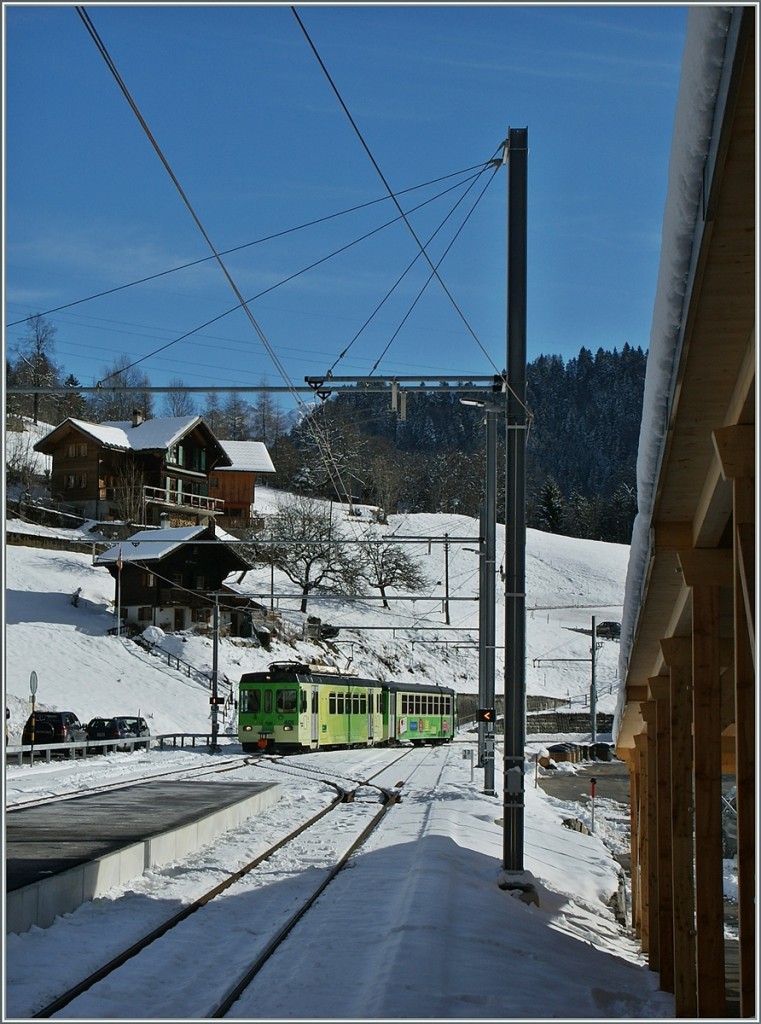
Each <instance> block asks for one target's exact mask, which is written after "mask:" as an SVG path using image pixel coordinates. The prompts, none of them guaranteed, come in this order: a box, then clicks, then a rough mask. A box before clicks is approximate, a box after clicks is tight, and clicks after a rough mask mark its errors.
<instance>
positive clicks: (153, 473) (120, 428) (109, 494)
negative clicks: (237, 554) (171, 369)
mask: <svg viewBox="0 0 761 1024" xmlns="http://www.w3.org/2000/svg"><path fill="white" fill-rule="evenodd" d="M34 450H35V451H37V452H41V453H42V454H44V455H49V456H51V457H52V471H51V497H52V498H53V499H54V500H55V501H59V502H64V503H65V504H66V505H67V506H69V507H71V508H72V509H73V510H76V511H78V512H79V513H81V515H83V516H84V517H85V518H87V519H96V520H99V521H103V520H108V519H126V520H131V521H133V522H140V523H145V524H158V523H159V522H160V517H161V513H162V512H166V511H170V512H171V514H172V520H173V522H174V523H176V524H179V523H182V522H184V523H186V524H187V525H191V524H194V523H200V522H203V521H205V520H206V519H208V518H209V517H210V516H214V515H217V514H219V513H220V512H221V510H222V507H223V499H222V498H221V497H214V496H212V495H210V494H209V474H210V473H211V472H212V471H215V470H217V469H219V468H222V467H226V466H230V465H231V460H230V458H229V457H228V455H227V453H226V452H225V450H224V448H223V447H222V445H221V444H220V442H219V441H218V440H217V438H216V437H215V436H214V434H213V433H212V431H211V429H210V428H209V426H208V425H207V424H206V422H205V421H204V420H203V419H202V418H201V417H200V416H180V417H169V418H157V419H149V420H145V419H143V417H142V415H141V414H140V412H139V411H137V410H136V411H135V412H134V413H133V416H132V420H131V421H123V422H122V421H119V422H106V423H90V422H87V421H85V420H79V419H74V418H69V419H66V420H64V421H63V423H60V424H59V425H58V426H57V427H55V429H53V430H52V431H50V433H49V434H47V435H46V436H45V437H43V438H42V439H41V440H39V441H38V442H37V443H36V444H35V446H34Z"/></svg>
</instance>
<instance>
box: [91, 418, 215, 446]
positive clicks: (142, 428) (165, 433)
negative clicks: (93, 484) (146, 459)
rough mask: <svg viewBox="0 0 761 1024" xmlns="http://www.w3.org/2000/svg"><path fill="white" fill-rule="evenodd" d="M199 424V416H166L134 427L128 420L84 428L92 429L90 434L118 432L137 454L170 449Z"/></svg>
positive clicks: (93, 424)
mask: <svg viewBox="0 0 761 1024" xmlns="http://www.w3.org/2000/svg"><path fill="white" fill-rule="evenodd" d="M200 422H201V417H200V416H168V417H163V418H157V419H151V420H143V422H142V423H140V424H138V425H137V426H136V427H133V426H132V422H131V421H130V420H112V421H106V422H104V423H99V424H98V423H90V424H86V426H88V427H90V428H94V429H91V430H90V432H91V433H95V431H102V430H103V429H104V428H105V429H106V431H114V432H119V433H120V434H121V436H122V437H123V438H124V440H125V442H126V447H127V448H131V449H132V451H135V452H139V451H150V450H152V449H162V450H164V449H167V448H170V447H171V446H172V445H173V444H175V443H176V442H177V441H179V440H180V438H182V437H184V436H185V434H187V433H188V431H190V430H191V429H192V428H193V427H194V426H195V425H196V424H197V423H200ZM96 436H98V435H96ZM114 436H116V434H114Z"/></svg>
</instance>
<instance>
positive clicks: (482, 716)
mask: <svg viewBox="0 0 761 1024" xmlns="http://www.w3.org/2000/svg"><path fill="white" fill-rule="evenodd" d="M496 720H497V715H496V713H495V711H494V708H479V709H478V711H476V721H477V722H495V721H496Z"/></svg>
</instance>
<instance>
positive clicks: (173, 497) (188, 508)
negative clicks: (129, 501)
mask: <svg viewBox="0 0 761 1024" xmlns="http://www.w3.org/2000/svg"><path fill="white" fill-rule="evenodd" d="M143 497H144V499H145V503H146V505H148V504H153V505H164V506H166V507H168V508H174V509H177V510H181V511H185V512H204V513H207V514H208V515H214V516H221V515H223V514H224V508H225V502H224V499H223V498H209V497H208V496H207V495H205V494H190V493H189V492H186V491H169V492H168V493H167V491H166V490H165V488H163V487H144V488H143Z"/></svg>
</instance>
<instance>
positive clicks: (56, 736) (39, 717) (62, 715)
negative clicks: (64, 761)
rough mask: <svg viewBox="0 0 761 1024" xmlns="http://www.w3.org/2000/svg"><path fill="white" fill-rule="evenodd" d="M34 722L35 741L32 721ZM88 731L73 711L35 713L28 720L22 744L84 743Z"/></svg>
mask: <svg viewBox="0 0 761 1024" xmlns="http://www.w3.org/2000/svg"><path fill="white" fill-rule="evenodd" d="M33 720H34V740H32V721H33ZM86 739H87V731H86V729H85V727H84V726H83V725H82V723H81V722H80V721H79V719H78V718H77V716H76V715H75V714H74V712H73V711H35V712H34V714H32V715H30V716H29V718H27V720H26V725H25V726H24V732H23V734H22V737H21V742H22V744H29V743H32V742H34V743H35V744H37V743H83V742H84V741H85V740H86Z"/></svg>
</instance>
